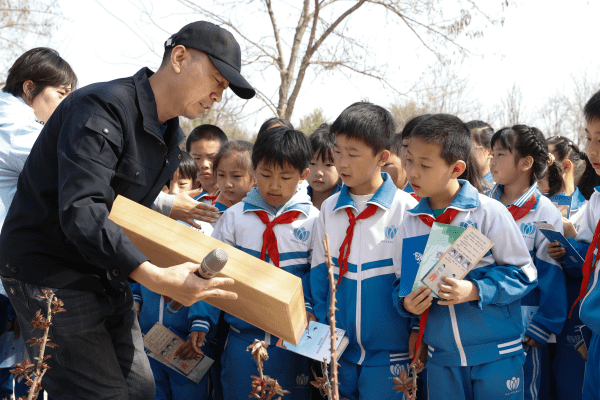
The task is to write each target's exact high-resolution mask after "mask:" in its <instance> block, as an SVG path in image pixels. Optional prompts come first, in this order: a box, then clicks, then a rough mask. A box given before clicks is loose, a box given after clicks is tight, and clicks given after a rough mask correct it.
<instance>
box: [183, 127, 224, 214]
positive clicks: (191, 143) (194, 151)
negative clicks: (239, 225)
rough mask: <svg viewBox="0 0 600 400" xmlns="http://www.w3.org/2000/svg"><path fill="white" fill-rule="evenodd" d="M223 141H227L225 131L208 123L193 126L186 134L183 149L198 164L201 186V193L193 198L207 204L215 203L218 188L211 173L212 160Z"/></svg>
mask: <svg viewBox="0 0 600 400" xmlns="http://www.w3.org/2000/svg"><path fill="white" fill-rule="evenodd" d="M225 143H227V135H225V132H223V130H222V129H221V128H219V127H218V126H215V125H210V124H204V125H200V126H197V127H195V128H194V130H192V132H191V133H190V135H189V136H188V138H187V141H186V143H185V149H186V151H187V152H188V153H190V154H191V156H192V157H193V158H194V161H195V162H196V165H197V166H198V180H199V181H200V186H201V187H202V193H200V194H199V195H198V196H196V197H194V200H197V201H199V202H201V203H204V204H208V205H214V204H215V202H216V200H217V195H218V193H217V192H218V190H219V188H218V187H217V182H216V181H215V175H214V173H213V160H214V159H215V157H216V156H217V153H218V152H219V149H220V148H221V146H223V144H225Z"/></svg>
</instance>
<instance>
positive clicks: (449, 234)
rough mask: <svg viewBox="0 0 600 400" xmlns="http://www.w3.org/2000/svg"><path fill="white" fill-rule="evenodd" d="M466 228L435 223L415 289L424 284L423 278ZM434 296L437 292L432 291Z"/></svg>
mask: <svg viewBox="0 0 600 400" xmlns="http://www.w3.org/2000/svg"><path fill="white" fill-rule="evenodd" d="M465 229H466V228H463V227H460V226H454V225H447V224H441V223H439V222H434V223H433V225H432V226H431V232H430V233H429V239H428V240H427V245H426V246H425V250H424V251H423V257H422V259H421V263H420V264H419V270H418V271H417V275H416V277H415V280H414V284H413V286H412V290H413V291H414V290H417V289H418V288H420V287H421V286H423V285H424V283H423V282H422V279H423V278H424V277H425V276H426V275H427V273H428V272H429V271H431V269H432V268H433V267H434V266H435V265H436V264H437V262H438V260H439V259H440V257H442V256H443V255H444V253H446V251H448V249H449V248H450V246H452V244H453V243H454V242H455V241H456V240H457V239H458V238H459V237H460V235H462V234H463V232H464V231H465ZM432 296H433V297H437V293H432Z"/></svg>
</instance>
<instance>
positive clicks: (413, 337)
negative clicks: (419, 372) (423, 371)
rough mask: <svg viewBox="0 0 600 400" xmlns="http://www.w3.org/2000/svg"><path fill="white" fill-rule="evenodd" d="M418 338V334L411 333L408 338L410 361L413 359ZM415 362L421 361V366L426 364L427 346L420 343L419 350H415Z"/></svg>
mask: <svg viewBox="0 0 600 400" xmlns="http://www.w3.org/2000/svg"><path fill="white" fill-rule="evenodd" d="M418 338H419V333H418V332H412V333H411V334H410V337H409V338H408V356H409V357H410V359H411V361H412V360H413V358H414V357H415V346H416V345H417V339H418ZM417 360H421V361H422V362H423V364H425V363H426V362H427V345H426V344H425V342H423V341H421V344H420V345H419V350H417Z"/></svg>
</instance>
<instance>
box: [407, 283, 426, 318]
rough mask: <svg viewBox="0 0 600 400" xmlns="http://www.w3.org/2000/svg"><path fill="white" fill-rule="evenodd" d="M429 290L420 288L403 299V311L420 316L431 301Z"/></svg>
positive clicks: (423, 287)
mask: <svg viewBox="0 0 600 400" xmlns="http://www.w3.org/2000/svg"><path fill="white" fill-rule="evenodd" d="M430 294H431V289H429V288H428V287H427V286H421V287H420V288H418V289H417V290H414V291H413V292H411V293H410V294H409V295H408V296H406V297H405V298H404V302H403V304H404V309H405V310H406V311H408V312H409V313H411V314H415V315H421V314H423V312H425V310H427V309H428V308H429V307H430V306H431V303H432V301H433V297H430V296H429V295H430Z"/></svg>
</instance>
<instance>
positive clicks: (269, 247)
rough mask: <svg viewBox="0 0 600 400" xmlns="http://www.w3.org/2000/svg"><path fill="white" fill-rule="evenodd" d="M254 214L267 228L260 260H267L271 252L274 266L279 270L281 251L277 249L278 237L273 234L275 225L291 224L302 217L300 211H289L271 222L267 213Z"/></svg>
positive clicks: (258, 212) (256, 212)
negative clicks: (267, 255) (266, 257)
mask: <svg viewBox="0 0 600 400" xmlns="http://www.w3.org/2000/svg"><path fill="white" fill-rule="evenodd" d="M254 213H255V214H256V215H257V216H258V218H260V220H261V221H262V223H263V224H265V225H266V226H267V227H266V229H265V232H264V233H263V245H262V249H261V251H260V259H261V260H263V261H264V260H265V256H266V253H267V252H269V256H270V257H271V260H273V264H275V266H276V267H277V268H279V249H278V247H277V237H275V232H273V227H274V226H275V225H283V224H291V223H292V222H294V221H295V220H297V219H298V217H299V216H300V211H287V212H284V213H283V214H281V215H280V216H279V217H277V218H275V219H274V220H273V221H269V216H268V215H267V213H266V211H254Z"/></svg>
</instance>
